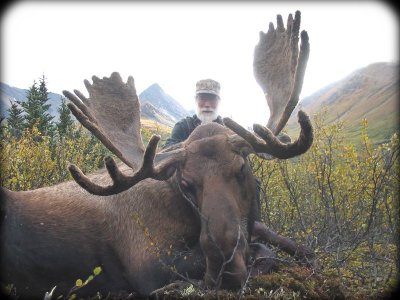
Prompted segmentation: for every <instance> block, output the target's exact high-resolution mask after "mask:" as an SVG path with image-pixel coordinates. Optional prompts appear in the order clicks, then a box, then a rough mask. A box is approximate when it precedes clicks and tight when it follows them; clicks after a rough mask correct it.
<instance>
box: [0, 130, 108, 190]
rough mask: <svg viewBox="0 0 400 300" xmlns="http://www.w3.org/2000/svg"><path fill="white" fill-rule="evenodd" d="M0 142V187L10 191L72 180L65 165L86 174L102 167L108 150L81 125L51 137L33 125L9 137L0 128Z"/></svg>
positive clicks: (7, 132)
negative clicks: (77, 167) (65, 133)
mask: <svg viewBox="0 0 400 300" xmlns="http://www.w3.org/2000/svg"><path fill="white" fill-rule="evenodd" d="M2 130H3V132H2V141H1V144H0V152H1V158H0V169H1V178H0V181H1V182H0V183H1V186H3V187H6V188H9V189H11V190H14V191H21V190H31V189H36V188H40V187H44V186H50V185H53V184H57V183H60V182H63V181H66V180H70V179H72V177H71V175H70V174H69V172H68V169H67V167H68V164H69V163H74V164H76V165H78V166H79V167H80V168H81V169H82V171H83V172H85V173H89V172H92V171H94V170H97V169H99V168H100V167H102V166H103V159H104V157H105V156H106V155H109V154H110V153H109V151H108V150H107V149H106V148H105V147H104V146H103V145H102V144H101V143H100V142H99V141H97V139H96V138H95V137H93V136H92V135H91V134H90V133H89V132H88V131H87V130H86V129H84V128H83V127H82V126H76V127H74V129H73V132H72V133H71V134H70V135H68V136H65V137H57V138H56V139H55V140H51V139H50V137H49V136H42V135H41V133H40V132H39V130H38V129H37V127H36V126H33V128H32V129H25V130H24V132H23V134H22V136H21V137H19V138H17V137H15V136H13V135H12V134H11V133H10V132H9V131H8V130H7V128H2Z"/></svg>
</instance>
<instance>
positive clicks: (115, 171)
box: [69, 135, 182, 196]
mask: <svg viewBox="0 0 400 300" xmlns="http://www.w3.org/2000/svg"><path fill="white" fill-rule="evenodd" d="M159 140H160V136H156V135H154V136H152V137H151V139H150V141H149V144H148V146H147V148H146V150H145V154H144V158H143V163H142V166H141V168H140V169H139V170H138V171H136V172H135V173H134V174H133V175H125V174H123V173H122V172H121V171H120V169H119V168H118V166H117V164H116V163H115V161H114V159H113V158H112V157H110V156H108V157H106V158H105V163H106V168H107V171H108V173H109V175H110V177H111V179H112V181H113V184H112V185H108V186H101V185H98V184H96V183H94V182H93V181H92V180H91V179H90V178H89V177H87V176H86V175H84V174H83V172H82V171H81V170H80V169H79V168H78V167H77V166H76V165H73V164H71V165H70V166H69V171H70V172H71V175H72V177H73V178H74V180H75V181H76V182H77V183H78V184H79V185H80V186H81V187H82V188H84V189H85V190H87V191H88V192H89V193H91V194H94V195H99V196H109V195H114V194H118V193H121V192H123V191H126V190H127V189H129V188H131V187H133V186H134V185H135V184H137V183H139V182H140V181H142V180H144V179H146V178H153V179H156V180H166V179H168V178H169V177H171V176H172V174H173V173H174V171H175V164H176V163H177V162H178V161H180V159H181V157H182V156H180V155H177V152H175V153H174V155H173V156H170V157H169V158H168V159H166V160H164V161H162V162H161V163H160V164H158V165H157V166H154V157H155V155H156V150H157V144H158V142H159Z"/></svg>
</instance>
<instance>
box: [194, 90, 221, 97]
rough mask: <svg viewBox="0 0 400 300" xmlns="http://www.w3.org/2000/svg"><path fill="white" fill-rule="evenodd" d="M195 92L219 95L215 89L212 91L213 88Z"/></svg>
mask: <svg viewBox="0 0 400 300" xmlns="http://www.w3.org/2000/svg"><path fill="white" fill-rule="evenodd" d="M197 94H213V95H216V96H218V97H219V94H218V93H217V92H216V91H213V90H198V91H197V92H196V95H197Z"/></svg>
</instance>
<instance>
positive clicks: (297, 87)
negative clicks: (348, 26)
mask: <svg viewBox="0 0 400 300" xmlns="http://www.w3.org/2000/svg"><path fill="white" fill-rule="evenodd" d="M309 55H310V44H309V42H308V34H307V31H305V30H303V31H302V32H301V45H300V54H299V59H298V62H297V68H296V74H295V81H294V84H293V89H292V93H291V95H290V98H289V101H288V103H287V104H286V107H285V110H284V111H283V113H282V116H281V118H280V120H279V122H278V124H277V125H276V128H275V130H274V131H273V132H274V134H275V135H277V134H278V133H279V132H281V130H282V129H283V128H284V127H285V125H286V123H287V121H288V120H289V118H290V116H291V114H292V112H293V110H294V109H295V107H296V105H297V103H298V102H299V97H300V93H301V89H302V87H303V80H304V75H305V72H306V68H307V61H308V57H309Z"/></svg>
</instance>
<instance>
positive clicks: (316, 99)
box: [287, 63, 399, 143]
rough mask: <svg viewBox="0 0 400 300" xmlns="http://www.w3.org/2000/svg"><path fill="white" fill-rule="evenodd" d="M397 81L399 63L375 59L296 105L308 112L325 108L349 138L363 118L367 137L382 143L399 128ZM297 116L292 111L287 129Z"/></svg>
mask: <svg viewBox="0 0 400 300" xmlns="http://www.w3.org/2000/svg"><path fill="white" fill-rule="evenodd" d="M398 84H399V77H398V64H394V63H374V64H371V65H369V66H367V67H365V68H362V69H358V70H356V71H354V72H353V73H351V74H350V75H348V76H347V77H345V78H343V79H342V80H340V81H337V82H335V83H332V84H330V85H328V86H326V87H324V88H323V89H321V90H319V91H317V92H316V93H314V94H312V95H311V96H309V97H306V98H304V99H303V100H302V101H301V103H300V105H299V107H301V108H302V109H303V110H304V111H306V112H307V113H308V114H310V115H313V114H315V113H318V112H320V111H322V110H323V109H326V111H327V115H326V122H327V123H333V122H336V121H339V120H340V121H343V122H344V128H345V131H346V134H347V137H348V138H349V139H355V138H357V137H358V135H359V132H360V129H361V124H362V120H363V119H364V118H366V119H367V120H368V134H369V136H370V138H371V139H372V140H373V141H374V142H375V143H382V142H385V141H387V140H388V139H389V138H390V137H391V135H392V134H393V133H394V132H395V131H396V130H398V126H399V119H398V114H399V86H398ZM296 119H297V118H296V115H295V114H293V116H292V118H291V119H290V120H289V122H288V126H287V128H288V131H289V133H290V132H292V131H294V130H295V128H296V127H297V128H298V125H297V124H296V122H297V120H296Z"/></svg>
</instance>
